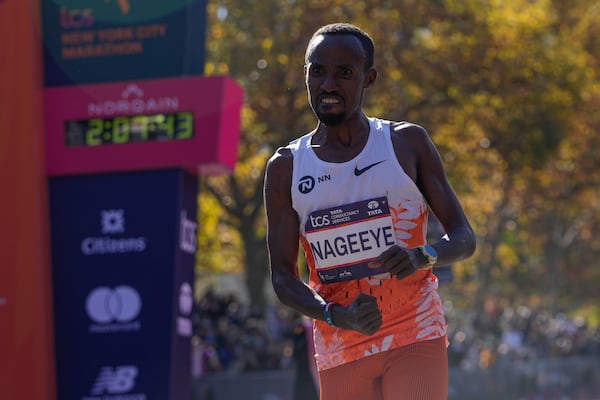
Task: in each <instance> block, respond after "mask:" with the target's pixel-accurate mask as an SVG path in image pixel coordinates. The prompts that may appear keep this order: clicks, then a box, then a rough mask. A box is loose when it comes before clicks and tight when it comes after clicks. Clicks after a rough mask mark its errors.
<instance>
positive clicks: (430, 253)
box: [423, 244, 438, 259]
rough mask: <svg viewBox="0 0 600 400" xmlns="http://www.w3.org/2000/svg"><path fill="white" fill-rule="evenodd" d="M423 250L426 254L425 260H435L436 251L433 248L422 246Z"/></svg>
mask: <svg viewBox="0 0 600 400" xmlns="http://www.w3.org/2000/svg"><path fill="white" fill-rule="evenodd" d="M423 250H424V251H425V252H426V253H427V258H433V259H437V256H438V255H437V251H435V249H434V248H433V246H430V245H428V244H426V245H425V246H423Z"/></svg>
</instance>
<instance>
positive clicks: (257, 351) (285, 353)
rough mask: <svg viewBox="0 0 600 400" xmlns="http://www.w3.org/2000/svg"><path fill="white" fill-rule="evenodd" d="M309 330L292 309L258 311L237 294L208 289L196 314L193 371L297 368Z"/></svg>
mask: <svg viewBox="0 0 600 400" xmlns="http://www.w3.org/2000/svg"><path fill="white" fill-rule="evenodd" d="M305 329H306V328H305V324H303V320H302V318H301V317H300V316H299V315H298V314H297V313H294V312H293V311H292V310H290V309H288V308H284V307H275V306H274V307H270V308H269V309H268V310H267V311H264V310H255V309H252V308H251V307H250V306H249V305H247V304H244V303H242V302H241V301H239V299H238V298H237V297H236V296H235V295H233V294H229V295H224V296H218V295H216V294H215V293H214V292H213V291H212V290H208V291H207V292H206V293H205V295H204V296H203V297H202V299H200V301H199V302H198V303H197V307H196V312H195V313H194V336H193V339H192V347H193V355H192V357H193V358H192V359H193V363H192V369H193V371H192V372H193V375H194V376H195V377H201V376H204V375H205V374H210V373H213V372H226V373H232V374H235V373H237V372H242V371H257V370H281V369H286V368H293V367H294V365H295V362H296V361H295V359H294V357H296V356H298V354H295V353H297V352H295V350H294V348H295V347H297V341H298V340H303V339H304V338H305V337H306V336H305Z"/></svg>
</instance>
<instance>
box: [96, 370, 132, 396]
mask: <svg viewBox="0 0 600 400" xmlns="http://www.w3.org/2000/svg"><path fill="white" fill-rule="evenodd" d="M137 374H138V369H137V367H135V366H133V365H122V366H119V367H115V368H114V369H113V368H112V367H103V368H102V369H100V373H99V374H98V377H97V378H96V382H95V383H94V386H93V387H92V390H91V393H92V394H93V395H101V394H104V393H109V394H116V393H126V392H129V391H130V390H131V389H133V387H134V386H135V378H136V377H137Z"/></svg>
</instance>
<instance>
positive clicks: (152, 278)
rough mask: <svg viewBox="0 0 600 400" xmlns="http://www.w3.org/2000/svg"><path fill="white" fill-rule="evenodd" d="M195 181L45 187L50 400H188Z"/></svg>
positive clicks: (115, 180) (123, 178)
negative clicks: (52, 368)
mask: <svg viewBox="0 0 600 400" xmlns="http://www.w3.org/2000/svg"><path fill="white" fill-rule="evenodd" d="M196 193H197V177H196V176H195V175H191V174H188V173H186V172H183V171H181V170H176V169H173V170H159V171H147V172H131V173H119V174H97V175H85V176H70V177H57V178H51V179H50V213H51V244H52V265H53V285H54V286H53V287H54V289H53V292H54V294H53V295H54V318H55V345H56V371H57V382H56V383H57V393H58V395H57V398H58V399H61V400H150V399H172V400H180V399H190V400H191V397H192V390H191V387H192V385H191V376H190V363H191V361H190V353H191V336H192V320H191V313H192V306H193V290H192V288H193V283H194V266H195V254H196V249H197V245H196V237H197V223H196V209H197V198H196Z"/></svg>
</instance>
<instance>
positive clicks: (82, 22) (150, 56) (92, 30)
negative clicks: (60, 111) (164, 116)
mask: <svg viewBox="0 0 600 400" xmlns="http://www.w3.org/2000/svg"><path fill="white" fill-rule="evenodd" d="M206 1H207V0H169V1H164V0H41V2H42V21H43V22H42V25H43V40H44V67H45V68H44V69H45V85H46V86H67V85H73V84H83V83H100V82H114V81H123V80H133V79H149V78H159V77H160V78H164V77H177V76H184V75H201V74H203V73H204V51H205V50H204V48H205V37H206V32H205V29H206ZM149 66H152V67H151V68H149Z"/></svg>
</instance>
